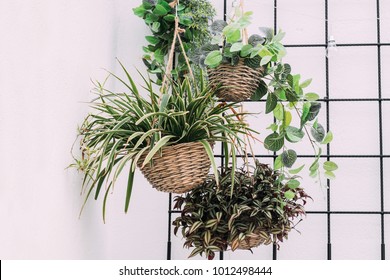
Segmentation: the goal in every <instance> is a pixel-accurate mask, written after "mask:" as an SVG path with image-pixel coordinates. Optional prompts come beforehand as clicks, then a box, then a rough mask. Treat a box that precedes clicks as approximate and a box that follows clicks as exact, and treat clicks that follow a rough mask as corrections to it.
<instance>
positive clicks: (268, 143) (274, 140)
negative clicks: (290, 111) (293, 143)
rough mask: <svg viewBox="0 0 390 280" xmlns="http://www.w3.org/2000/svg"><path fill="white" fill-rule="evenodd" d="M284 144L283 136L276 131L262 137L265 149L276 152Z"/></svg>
mask: <svg viewBox="0 0 390 280" xmlns="http://www.w3.org/2000/svg"><path fill="white" fill-rule="evenodd" d="M283 145H284V137H283V135H279V134H278V133H277V132H274V133H272V134H270V135H268V136H267V137H266V138H265V139H264V147H265V148H266V149H267V150H270V151H273V152H277V151H279V150H280V149H281V148H282V147H283Z"/></svg>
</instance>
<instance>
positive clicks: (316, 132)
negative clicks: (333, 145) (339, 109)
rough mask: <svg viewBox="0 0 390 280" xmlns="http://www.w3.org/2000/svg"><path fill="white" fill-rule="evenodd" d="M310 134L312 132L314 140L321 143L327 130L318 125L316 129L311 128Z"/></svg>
mask: <svg viewBox="0 0 390 280" xmlns="http://www.w3.org/2000/svg"><path fill="white" fill-rule="evenodd" d="M310 132H311V135H312V136H313V138H314V139H315V140H316V141H317V142H321V141H322V140H324V137H325V129H324V127H323V126H322V125H321V124H319V123H318V124H317V126H316V127H314V126H313V127H312V128H311V130H310Z"/></svg>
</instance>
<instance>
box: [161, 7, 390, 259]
mask: <svg viewBox="0 0 390 280" xmlns="http://www.w3.org/2000/svg"><path fill="white" fill-rule="evenodd" d="M221 1H223V4H224V5H223V17H224V19H225V20H226V14H227V0H221ZM273 1H274V20H273V21H274V30H275V31H276V30H277V29H278V28H277V27H278V1H277V0H273ZM373 2H375V5H376V17H377V20H376V21H377V24H376V33H377V36H376V37H377V39H376V42H374V43H353V44H337V47H376V48H377V54H378V56H377V60H378V78H377V79H378V89H377V91H378V92H377V93H378V98H329V83H330V81H329V59H328V57H326V58H325V75H326V77H325V78H326V90H325V97H324V98H323V99H320V100H319V101H321V102H323V103H324V105H325V112H326V122H327V125H326V126H327V127H326V128H327V130H328V131H329V130H330V129H331V128H330V121H329V120H330V111H329V107H330V106H329V104H330V103H331V102H376V103H377V104H378V107H379V154H376V155H363V154H360V155H342V154H337V155H336V154H332V153H331V145H330V144H328V145H327V148H326V154H324V155H322V157H324V158H326V160H330V159H331V158H347V159H348V158H349V159H351V160H353V158H374V159H378V160H379V168H380V170H379V176H380V186H379V187H380V211H332V209H331V207H330V201H331V200H330V199H331V195H332V188H331V184H330V182H329V181H328V186H329V188H328V189H327V191H326V192H327V195H326V211H307V212H306V213H307V214H308V215H326V217H327V246H326V247H327V259H328V260H331V259H332V227H331V217H332V216H333V215H340V214H341V215H377V216H380V218H381V222H380V228H381V235H380V251H381V260H385V259H386V257H385V216H386V215H390V211H385V207H384V204H385V195H384V167H383V166H384V159H385V158H390V155H386V154H384V152H383V138H384V137H383V103H384V102H389V101H390V98H382V71H381V70H382V66H381V61H382V60H381V58H382V47H384V46H390V43H383V42H381V36H380V34H381V20H380V2H381V1H380V0H373ZM324 5H325V38H324V44H291V45H285V47H286V48H327V47H328V39H329V36H328V35H329V24H328V19H329V5H328V0H324ZM260 102H262V101H260ZM255 156H256V157H262V158H265V157H271V158H272V157H273V158H275V155H255ZM215 157H216V158H220V159H221V166H222V165H223V162H224V157H225V153H224V150H223V147H222V148H221V151H220V154H215ZM298 157H301V158H311V157H314V156H313V155H298ZM168 204H169V206H168V207H169V208H168V241H167V260H171V259H172V250H171V248H172V239H171V237H172V227H171V225H172V214H174V213H178V211H175V210H172V194H169V203H168ZM387 234H388V233H387ZM378 248H379V244H378ZM272 251H273V253H272V259H273V260H276V259H277V258H278V256H277V249H276V246H275V245H273V250H272ZM223 258H224V255H223V252H221V253H220V255H219V259H220V260H223Z"/></svg>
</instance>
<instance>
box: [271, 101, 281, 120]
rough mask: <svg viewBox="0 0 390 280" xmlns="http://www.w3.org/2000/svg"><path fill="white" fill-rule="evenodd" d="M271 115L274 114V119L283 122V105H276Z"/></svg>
mask: <svg viewBox="0 0 390 280" xmlns="http://www.w3.org/2000/svg"><path fill="white" fill-rule="evenodd" d="M273 113H274V117H275V118H276V119H277V120H279V121H283V118H284V110H283V105H282V104H280V103H278V104H277V105H276V107H275V109H274V110H273Z"/></svg>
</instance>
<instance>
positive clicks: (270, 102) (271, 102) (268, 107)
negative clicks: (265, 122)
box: [265, 92, 278, 114]
mask: <svg viewBox="0 0 390 280" xmlns="http://www.w3.org/2000/svg"><path fill="white" fill-rule="evenodd" d="M277 104H278V98H277V97H276V95H275V94H273V93H272V92H270V93H268V96H267V102H266V104H265V113H266V114H268V113H270V112H272V111H273V110H274V109H275V107H276V105H277Z"/></svg>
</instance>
